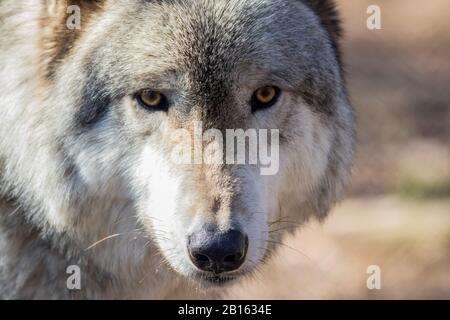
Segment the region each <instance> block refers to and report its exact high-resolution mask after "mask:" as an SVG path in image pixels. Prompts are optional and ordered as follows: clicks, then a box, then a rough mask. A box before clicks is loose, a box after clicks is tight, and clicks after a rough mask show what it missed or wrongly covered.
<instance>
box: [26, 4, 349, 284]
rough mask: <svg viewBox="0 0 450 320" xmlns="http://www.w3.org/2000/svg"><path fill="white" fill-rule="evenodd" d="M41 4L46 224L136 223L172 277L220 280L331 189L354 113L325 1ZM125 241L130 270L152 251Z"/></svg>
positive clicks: (100, 231) (97, 230)
mask: <svg viewBox="0 0 450 320" xmlns="http://www.w3.org/2000/svg"><path fill="white" fill-rule="evenodd" d="M42 2H43V3H50V4H47V6H44V7H43V9H42V10H43V12H42V16H43V17H44V18H43V19H42V20H41V28H42V29H41V31H40V33H41V35H42V38H41V39H40V45H41V48H42V54H41V65H40V69H39V70H40V76H41V86H42V87H43V88H46V89H45V90H44V91H45V92H46V93H45V94H44V96H45V98H44V100H45V102H46V103H47V105H48V107H47V110H45V111H43V113H44V114H45V116H42V117H41V122H42V127H45V126H48V127H51V128H53V129H52V130H51V132H52V133H51V135H52V136H51V137H48V138H47V140H48V143H49V144H51V145H52V147H51V149H52V150H53V151H54V155H55V156H54V157H53V158H57V159H58V160H54V159H53V160H49V162H51V161H56V162H57V165H56V167H57V169H55V170H54V171H53V172H51V173H47V174H49V175H50V174H51V175H53V176H54V178H52V179H50V178H48V179H47V180H48V181H47V182H48V183H49V184H52V183H53V184H54V186H55V190H56V189H58V190H56V191H55V190H53V191H51V192H55V193H54V194H52V195H49V194H48V188H49V187H46V188H47V191H46V192H47V193H46V195H44V194H42V195H40V194H39V193H42V191H36V193H37V194H36V195H35V196H34V200H36V201H38V200H39V199H41V200H42V203H44V205H41V207H42V208H44V209H43V210H42V211H43V212H44V213H42V215H44V216H45V218H43V219H42V220H45V223H46V225H50V226H52V228H54V229H55V230H60V231H61V232H66V233H68V234H70V235H71V237H74V238H76V239H77V241H78V242H79V243H81V245H84V246H87V245H88V244H90V243H92V242H93V241H95V240H96V239H97V240H98V239H100V238H101V236H102V235H105V236H106V235H108V234H118V233H123V234H126V233H127V232H130V233H132V232H133V230H138V231H137V232H138V233H139V236H141V235H143V236H144V237H145V238H148V243H149V246H148V247H149V248H153V249H154V248H156V250H157V251H158V252H159V254H160V255H161V256H162V257H161V259H162V260H165V261H167V262H168V264H169V265H170V266H171V267H172V268H173V269H175V270H176V271H178V272H179V273H181V274H183V275H185V276H187V277H188V278H192V279H203V280H207V281H210V282H221V280H226V279H231V278H234V277H236V276H238V275H240V274H243V273H246V272H248V271H251V270H252V269H253V268H254V267H255V266H256V265H257V264H258V263H260V262H261V260H262V259H263V258H264V257H265V256H266V255H267V252H268V248H269V247H272V246H274V244H275V243H277V240H276V239H277V238H278V237H279V236H280V235H281V234H283V232H284V231H285V230H287V229H292V227H293V226H295V225H297V223H301V222H303V221H305V220H306V219H308V218H309V217H312V216H316V217H319V218H322V217H324V216H325V215H326V213H327V212H328V210H329V208H330V206H331V205H332V204H333V203H334V202H335V201H336V200H337V199H338V198H339V197H340V195H341V193H342V189H343V186H344V185H345V182H346V181H347V178H348V176H349V168H350V163H351V158H352V148H353V115H352V109H351V106H350V104H349V101H348V99H347V94H346V89H345V87H344V81H343V79H342V73H341V66H340V61H339V52H338V45H337V38H338V35H339V26H338V23H337V18H336V12H335V10H334V6H333V3H332V1H313V0H270V1H269V0H246V1H242V0H234V1H222V0H171V1H142V0H139V1H138V0H132V1H54V3H53V2H52V1H42ZM66 2H68V3H66ZM71 2H73V3H71ZM52 3H53V5H51V4H52ZM70 4H74V5H76V6H77V7H69V10H66V9H67V7H68V5H70ZM78 9H80V10H79V13H80V14H81V20H80V22H81V24H80V25H79V27H80V29H78V28H77V27H78V26H77V23H76V22H77V20H76V19H77V14H78ZM73 22H74V24H73V25H72V26H73V27H74V30H70V28H68V26H67V23H68V25H69V26H70V25H71V23H73ZM239 129H242V131H240V130H239ZM243 141H244V142H243ZM245 141H247V143H245ZM39 143H40V144H41V145H42V144H44V142H42V141H40V142H39ZM233 143H235V145H236V148H234V147H233V146H234V145H233ZM230 146H231V147H230ZM53 151H52V152H53ZM51 154H52V153H51ZM47 158H48V157H47ZM232 159H233V160H234V161H233V160H232ZM251 159H253V160H254V161H253V162H252V161H251ZM239 160H241V162H239ZM47 165H48V166H49V164H47ZM56 167H55V168H56ZM40 170H44V169H40ZM55 177H58V178H55ZM35 189H37V187H36V188H35ZM30 192H33V190H30ZM57 194H58V195H59V196H56V195H57ZM47 198H51V200H48V199H47ZM86 239H89V240H86ZM128 240H129V238H128ZM105 245H106V244H105ZM100 246H101V245H99V246H98V247H100ZM137 247H138V246H137V245H136V244H135V243H133V244H130V241H123V242H120V241H117V242H116V245H115V247H114V249H113V250H116V252H117V259H119V253H118V252H121V253H120V254H122V256H121V258H120V259H129V260H128V261H124V260H122V261H121V262H120V263H122V264H124V265H125V264H126V265H127V268H128V269H127V270H133V269H129V268H130V267H132V266H133V265H134V264H136V266H138V267H139V269H144V270H145V265H143V261H144V260H145V259H144V258H142V257H143V256H145V255H152V254H154V252H152V251H151V250H153V249H148V250H149V252H145V253H144V254H142V251H141V253H140V254H137V253H136V252H135V251H136V250H138V248H137ZM139 248H140V250H143V246H141V247H139ZM94 249H95V248H94ZM97 250H101V249H97ZM99 252H101V251H99ZM112 252H114V251H112ZM98 255H101V254H100V253H98ZM102 259H108V261H111V260H113V259H114V257H108V258H106V254H103V258H102ZM133 259H134V260H133ZM120 263H119V262H117V263H112V266H110V267H111V268H113V267H116V265H118V264H120ZM131 272H133V271H131ZM147 272H148V270H147Z"/></svg>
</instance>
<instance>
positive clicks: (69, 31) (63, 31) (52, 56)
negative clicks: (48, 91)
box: [40, 0, 106, 78]
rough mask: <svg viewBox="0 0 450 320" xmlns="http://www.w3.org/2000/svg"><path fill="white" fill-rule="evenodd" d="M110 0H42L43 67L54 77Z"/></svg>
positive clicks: (41, 40) (48, 76)
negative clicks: (63, 61) (76, 43)
mask: <svg viewBox="0 0 450 320" xmlns="http://www.w3.org/2000/svg"><path fill="white" fill-rule="evenodd" d="M105 1H106V0H41V12H40V44H41V49H42V59H41V60H42V68H43V72H44V75H45V77H46V78H51V77H52V76H53V74H54V72H55V70H56V68H57V66H58V64H59V62H61V61H62V60H63V59H64V58H65V57H66V56H67V54H68V53H69V52H70V50H71V48H73V46H74V43H75V42H76V40H77V39H78V37H79V36H80V34H81V30H82V29H83V27H85V26H86V24H87V23H88V22H89V20H91V19H92V17H93V16H95V13H96V12H98V11H100V10H101V8H102V5H103V3H104V2H105Z"/></svg>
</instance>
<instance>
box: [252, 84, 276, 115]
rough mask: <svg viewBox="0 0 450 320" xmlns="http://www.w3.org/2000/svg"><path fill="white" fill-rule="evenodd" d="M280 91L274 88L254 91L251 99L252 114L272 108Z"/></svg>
mask: <svg viewBox="0 0 450 320" xmlns="http://www.w3.org/2000/svg"><path fill="white" fill-rule="evenodd" d="M280 93H281V90H280V88H278V87H274V86H265V87H261V88H259V89H258V90H256V91H255V93H254V94H253V97H252V101H251V105H252V112H255V111H257V110H259V109H265V108H269V107H271V106H273V105H274V104H275V103H276V102H277V100H278V97H279V96H280Z"/></svg>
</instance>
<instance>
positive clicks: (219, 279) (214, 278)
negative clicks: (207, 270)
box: [198, 274, 237, 285]
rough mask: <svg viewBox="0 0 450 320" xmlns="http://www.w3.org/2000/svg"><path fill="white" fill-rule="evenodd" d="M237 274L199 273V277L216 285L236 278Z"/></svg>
mask: <svg viewBox="0 0 450 320" xmlns="http://www.w3.org/2000/svg"><path fill="white" fill-rule="evenodd" d="M236 278H237V277H236V276H230V275H229V276H226V275H204V274H203V275H201V276H200V275H199V276H198V279H199V280H202V281H205V282H208V283H210V284H215V285H224V284H227V283H230V282H232V281H233V280H235V279H236Z"/></svg>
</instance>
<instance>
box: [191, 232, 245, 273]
mask: <svg viewBox="0 0 450 320" xmlns="http://www.w3.org/2000/svg"><path fill="white" fill-rule="evenodd" d="M247 248H248V237H247V236H246V235H244V234H243V233H242V232H241V231H238V230H234V229H232V230H228V231H225V232H220V231H218V230H216V229H215V228H212V227H211V226H209V227H203V228H202V229H201V230H200V231H198V232H196V233H193V234H192V235H190V236H189V238H188V251H189V257H190V259H191V261H192V262H193V263H194V265H195V266H196V267H197V268H198V269H200V270H202V271H208V272H213V273H214V274H220V273H223V272H231V271H235V270H237V269H239V267H240V266H241V265H242V264H243V263H244V261H245V256H246V255H247Z"/></svg>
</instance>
